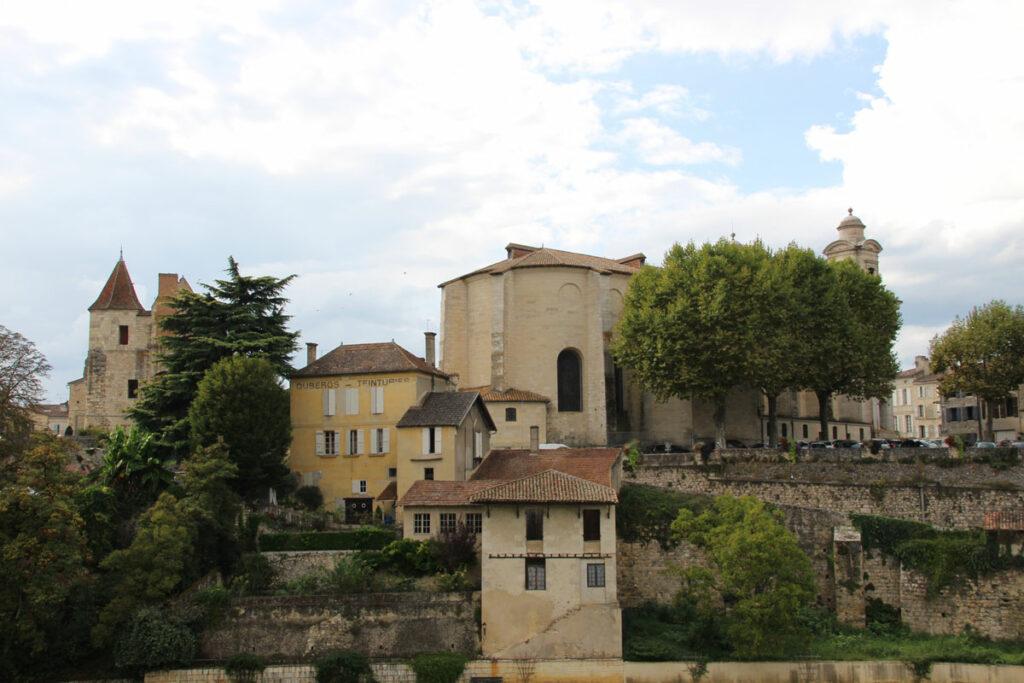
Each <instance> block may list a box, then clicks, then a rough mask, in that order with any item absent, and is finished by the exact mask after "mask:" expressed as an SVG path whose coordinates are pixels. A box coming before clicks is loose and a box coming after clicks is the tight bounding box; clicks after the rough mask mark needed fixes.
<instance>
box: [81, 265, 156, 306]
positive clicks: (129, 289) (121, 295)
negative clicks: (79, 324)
mask: <svg viewBox="0 0 1024 683" xmlns="http://www.w3.org/2000/svg"><path fill="white" fill-rule="evenodd" d="M89 310H90V311H143V312H144V311H145V310H146V309H145V308H144V307H143V306H142V304H141V303H140V302H139V297H138V296H136V294H135V287H134V286H132V278H131V276H130V275H128V266H126V265H125V263H124V260H123V259H118V261H117V263H115V264H114V270H113V271H111V273H110V277H108V278H107V283H106V284H105V285H103V289H102V290H100V295H99V297H97V298H96V301H95V303H93V305H92V306H90V307H89Z"/></svg>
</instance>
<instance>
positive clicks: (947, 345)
mask: <svg viewBox="0 0 1024 683" xmlns="http://www.w3.org/2000/svg"><path fill="white" fill-rule="evenodd" d="M931 367H932V370H933V371H935V372H940V373H946V374H945V376H944V377H943V378H942V380H941V382H940V384H939V390H940V391H941V392H942V394H943V395H946V396H949V395H952V394H955V393H957V392H960V391H962V392H964V393H966V394H973V395H974V396H977V397H978V398H980V399H981V400H983V401H985V403H986V408H987V410H986V414H987V417H986V421H985V437H986V438H987V439H989V440H991V439H992V438H993V429H992V417H993V410H992V409H993V402H995V401H998V400H1000V399H1004V398H1006V397H1007V396H1009V395H1010V392H1011V391H1014V390H1015V389H1017V388H1018V387H1019V386H1020V385H1021V384H1024V307H1021V306H1010V305H1008V304H1007V303H1006V302H1004V301H999V300H996V301H992V302H990V303H988V304H986V305H984V306H981V307H978V308H974V309H973V310H971V312H970V313H969V314H968V315H967V317H966V318H960V317H958V318H956V320H954V321H953V324H952V325H950V326H949V328H948V329H947V330H946V331H945V332H943V333H942V334H941V335H939V336H937V337H936V338H935V339H933V340H932V343H931Z"/></svg>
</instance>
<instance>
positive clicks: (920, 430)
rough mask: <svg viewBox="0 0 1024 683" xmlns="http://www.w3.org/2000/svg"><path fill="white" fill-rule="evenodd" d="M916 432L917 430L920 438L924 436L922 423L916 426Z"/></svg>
mask: <svg viewBox="0 0 1024 683" xmlns="http://www.w3.org/2000/svg"><path fill="white" fill-rule="evenodd" d="M917 432H918V434H920V435H921V438H922V439H923V438H924V436H925V430H924V425H918V426H917Z"/></svg>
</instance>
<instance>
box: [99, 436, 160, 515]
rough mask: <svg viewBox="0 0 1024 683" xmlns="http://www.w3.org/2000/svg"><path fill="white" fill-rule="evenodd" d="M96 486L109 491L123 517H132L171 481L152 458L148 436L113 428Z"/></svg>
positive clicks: (151, 439) (154, 457)
mask: <svg viewBox="0 0 1024 683" xmlns="http://www.w3.org/2000/svg"><path fill="white" fill-rule="evenodd" d="M96 479H97V483H99V484H101V485H103V486H107V487H109V488H110V489H111V491H112V492H113V493H114V495H115V496H116V497H117V501H118V502H119V503H120V507H121V511H122V513H124V514H125V515H128V516H133V515H134V514H136V513H137V512H138V511H139V510H141V509H144V508H146V507H149V505H150V504H151V503H152V502H153V501H155V500H156V498H157V496H159V495H160V492H161V491H163V490H164V489H166V488H167V487H168V486H170V485H171V483H172V482H173V480H174V475H173V474H172V473H171V470H170V469H169V467H168V463H165V462H164V461H162V460H161V459H160V458H158V457H157V456H156V448H154V438H153V435H152V434H149V433H146V432H143V431H142V430H140V429H139V428H137V427H131V428H130V429H125V428H124V427H116V428H115V429H114V431H112V432H111V433H110V435H109V436H108V437H107V444H106V448H105V450H104V452H103V462H102V463H101V465H100V468H99V470H98V471H97V474H96Z"/></svg>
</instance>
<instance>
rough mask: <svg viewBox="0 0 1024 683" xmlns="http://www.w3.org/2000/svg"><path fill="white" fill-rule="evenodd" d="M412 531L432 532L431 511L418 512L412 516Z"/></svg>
mask: <svg viewBox="0 0 1024 683" xmlns="http://www.w3.org/2000/svg"><path fill="white" fill-rule="evenodd" d="M412 531H413V533H414V534H429V533H430V513H429V512H417V513H416V514H414V515H413V516H412Z"/></svg>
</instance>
